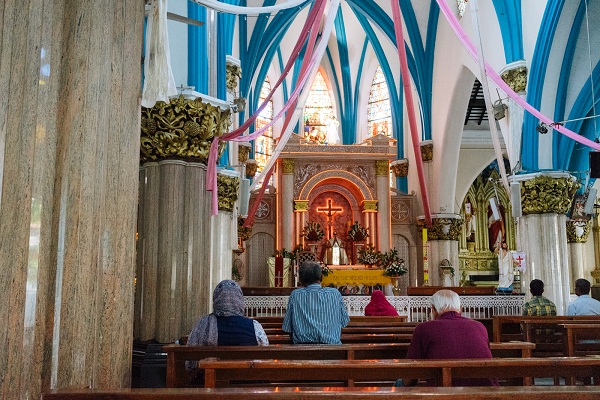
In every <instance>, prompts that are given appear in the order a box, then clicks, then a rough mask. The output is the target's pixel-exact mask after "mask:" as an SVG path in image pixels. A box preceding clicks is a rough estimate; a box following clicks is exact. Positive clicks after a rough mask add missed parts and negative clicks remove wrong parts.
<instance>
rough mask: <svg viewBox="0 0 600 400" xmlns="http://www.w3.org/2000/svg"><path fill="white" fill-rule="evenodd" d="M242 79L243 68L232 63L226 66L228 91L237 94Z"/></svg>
mask: <svg viewBox="0 0 600 400" xmlns="http://www.w3.org/2000/svg"><path fill="white" fill-rule="evenodd" d="M241 78H242V67H240V66H239V65H235V64H231V63H227V64H226V65H225V85H226V86H227V91H229V92H231V93H233V92H235V89H237V87H238V82H239V81H240V79H241Z"/></svg>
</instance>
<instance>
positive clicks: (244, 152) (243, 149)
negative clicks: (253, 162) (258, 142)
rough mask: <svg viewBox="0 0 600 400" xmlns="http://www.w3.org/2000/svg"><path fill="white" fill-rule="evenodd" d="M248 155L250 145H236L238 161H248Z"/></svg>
mask: <svg viewBox="0 0 600 400" xmlns="http://www.w3.org/2000/svg"><path fill="white" fill-rule="evenodd" d="M249 155H250V146H248V145H246V144H242V143H240V144H239V146H238V161H239V162H241V163H242V164H243V163H245V162H246V161H248V156H249Z"/></svg>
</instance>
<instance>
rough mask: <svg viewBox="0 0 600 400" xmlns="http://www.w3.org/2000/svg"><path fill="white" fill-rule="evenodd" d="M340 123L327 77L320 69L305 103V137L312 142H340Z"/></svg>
mask: <svg viewBox="0 0 600 400" xmlns="http://www.w3.org/2000/svg"><path fill="white" fill-rule="evenodd" d="M338 125H339V123H338V122H337V120H336V118H335V115H334V113H333V101H332V100H331V96H330V94H329V89H327V84H326V83H325V78H324V77H323V74H321V71H318V72H317V75H316V76H315V80H314V81H313V84H312V86H311V88H310V93H309V94H308V99H306V104H305V105H304V137H305V138H306V139H308V140H310V142H312V143H320V144H325V143H329V144H336V143H340V139H339V134H338V133H337V131H338Z"/></svg>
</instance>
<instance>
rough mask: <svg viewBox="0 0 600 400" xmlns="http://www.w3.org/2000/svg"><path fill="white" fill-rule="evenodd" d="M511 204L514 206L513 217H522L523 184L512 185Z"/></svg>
mask: <svg viewBox="0 0 600 400" xmlns="http://www.w3.org/2000/svg"><path fill="white" fill-rule="evenodd" d="M510 204H511V206H512V215H513V217H515V218H516V217H522V216H523V212H522V211H521V184H520V183H519V182H513V183H511V184H510Z"/></svg>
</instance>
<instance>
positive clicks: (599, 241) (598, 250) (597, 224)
mask: <svg viewBox="0 0 600 400" xmlns="http://www.w3.org/2000/svg"><path fill="white" fill-rule="evenodd" d="M598 219H599V216H598V215H595V214H594V216H593V217H592V232H593V235H592V238H593V239H594V265H595V268H594V269H593V270H592V272H591V273H590V274H591V275H592V280H591V283H592V290H591V292H590V295H591V296H592V297H593V298H595V299H596V300H598V299H600V221H598Z"/></svg>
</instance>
